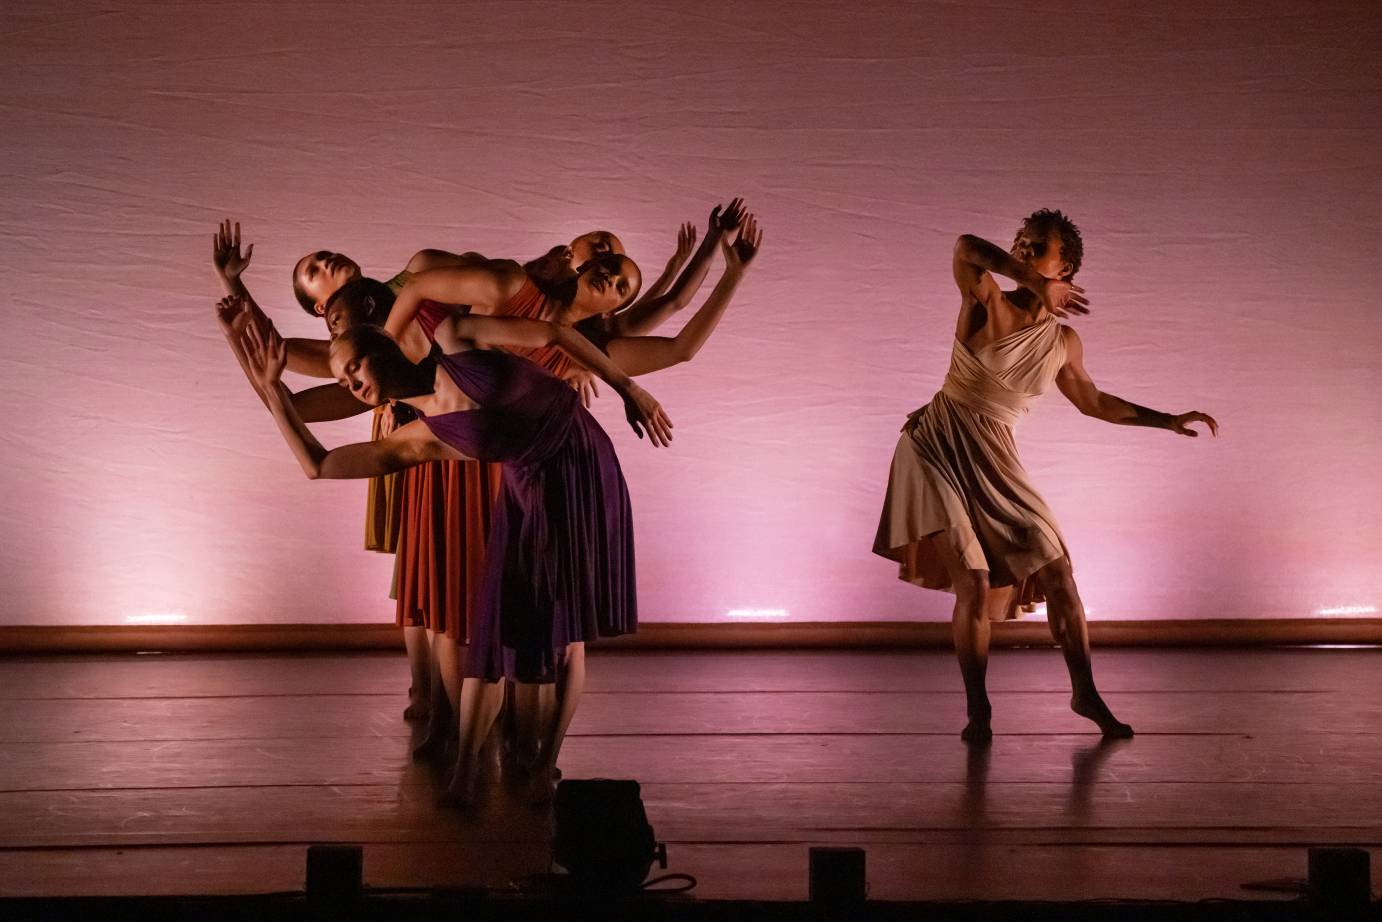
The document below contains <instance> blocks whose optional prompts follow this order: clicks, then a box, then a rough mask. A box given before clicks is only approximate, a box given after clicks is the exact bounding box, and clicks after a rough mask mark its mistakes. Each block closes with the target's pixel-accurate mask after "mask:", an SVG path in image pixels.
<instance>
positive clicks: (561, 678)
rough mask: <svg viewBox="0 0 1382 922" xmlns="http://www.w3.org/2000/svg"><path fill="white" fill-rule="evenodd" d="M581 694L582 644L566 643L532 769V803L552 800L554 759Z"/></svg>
mask: <svg viewBox="0 0 1382 922" xmlns="http://www.w3.org/2000/svg"><path fill="white" fill-rule="evenodd" d="M584 691H585V644H584V643H573V644H569V645H567V647H566V658H565V660H564V661H563V662H562V665H561V670H560V671H559V672H558V673H557V692H556V694H557V707H556V713H555V714H554V715H553V717H552V719H551V720H549V721H547V722H546V733H545V734H544V735H543V739H542V748H541V750H540V751H539V757H538V761H537V765H536V766H535V768H534V770H533V781H532V787H531V788H530V793H531V795H532V799H533V800H534V802H538V803H541V802H545V801H548V800H551V798H552V785H553V783H554V782H555V780H556V774H557V756H559V755H560V754H561V744H562V740H564V739H566V731H567V728H569V727H570V726H571V720H572V718H574V717H575V716H576V706H577V705H578V704H580V703H581V694H582V692H584Z"/></svg>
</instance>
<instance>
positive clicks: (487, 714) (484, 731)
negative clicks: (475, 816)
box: [437, 677, 504, 807]
mask: <svg viewBox="0 0 1382 922" xmlns="http://www.w3.org/2000/svg"><path fill="white" fill-rule="evenodd" d="M460 693H461V694H460V701H459V707H458V708H457V714H458V726H457V733H458V735H459V742H458V744H457V746H456V768H455V771H453V772H452V774H451V780H450V782H448V784H447V785H446V789H445V790H443V791H442V793H441V795H440V796H438V798H437V803H438V804H439V805H441V806H444V807H464V806H467V805H468V804H469V803H470V800H471V796H472V792H473V790H474V787H475V780H476V777H477V774H478V770H479V756H480V747H482V746H483V745H484V744H485V740H487V739H488V738H489V735H490V731H491V730H492V729H494V719H495V718H496V717H498V716H499V709H500V706H501V705H503V703H504V684H503V683H502V682H486V681H485V680H484V679H477V678H470V677H467V678H465V679H463V680H462V681H461V688H460Z"/></svg>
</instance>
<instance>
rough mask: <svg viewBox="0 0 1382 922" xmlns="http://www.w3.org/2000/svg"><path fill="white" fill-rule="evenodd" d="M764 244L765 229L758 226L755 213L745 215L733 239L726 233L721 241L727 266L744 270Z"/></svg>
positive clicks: (727, 267) (740, 270)
mask: <svg viewBox="0 0 1382 922" xmlns="http://www.w3.org/2000/svg"><path fill="white" fill-rule="evenodd" d="M762 246H763V231H762V230H760V229H759V227H758V219H757V218H756V217H754V216H753V215H745V216H744V221H743V224H741V225H740V227H739V231H738V233H737V234H735V235H734V236H733V239H731V237H730V235H729V234H726V235H725V236H724V238H723V239H722V240H721V241H720V248H721V249H722V250H724V254H725V268H726V269H734V270H736V271H739V272H742V271H744V270H745V269H747V268H748V267H749V263H751V262H753V258H754V257H755V256H757V255H758V251H759V249H761V248H762Z"/></svg>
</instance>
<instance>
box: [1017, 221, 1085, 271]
mask: <svg viewBox="0 0 1382 922" xmlns="http://www.w3.org/2000/svg"><path fill="white" fill-rule="evenodd" d="M1010 252H1011V253H1012V255H1013V258H1014V259H1020V260H1022V261H1023V262H1024V263H1027V264H1028V265H1029V266H1031V267H1032V268H1033V269H1035V270H1036V271H1037V272H1038V273H1040V274H1041V276H1042V277H1043V278H1048V279H1063V278H1066V277H1067V276H1069V275H1070V273H1071V268H1072V267H1071V265H1070V263H1068V262H1066V261H1065V257H1064V256H1062V254H1061V242H1060V233H1059V232H1058V231H1054V230H1053V231H1051V232H1050V233H1048V234H1045V235H1044V236H1043V235H1042V234H1041V233H1039V232H1037V231H1035V230H1033V229H1031V228H1026V227H1024V228H1023V229H1022V230H1021V231H1019V232H1018V235H1017V239H1016V240H1015V241H1013V248H1012V250H1011V251H1010Z"/></svg>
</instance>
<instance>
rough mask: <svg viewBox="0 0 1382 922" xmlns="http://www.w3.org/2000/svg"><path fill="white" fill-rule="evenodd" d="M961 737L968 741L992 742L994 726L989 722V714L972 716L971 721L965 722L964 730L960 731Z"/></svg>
mask: <svg viewBox="0 0 1382 922" xmlns="http://www.w3.org/2000/svg"><path fill="white" fill-rule="evenodd" d="M960 739H962V740H964V741H965V742H966V743H990V742H992V741H993V727H992V726H991V725H990V723H989V718H988V716H987V715H986V716H983V717H971V718H970V719H969V723H967V724H965V728H964V730H962V731H960Z"/></svg>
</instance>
